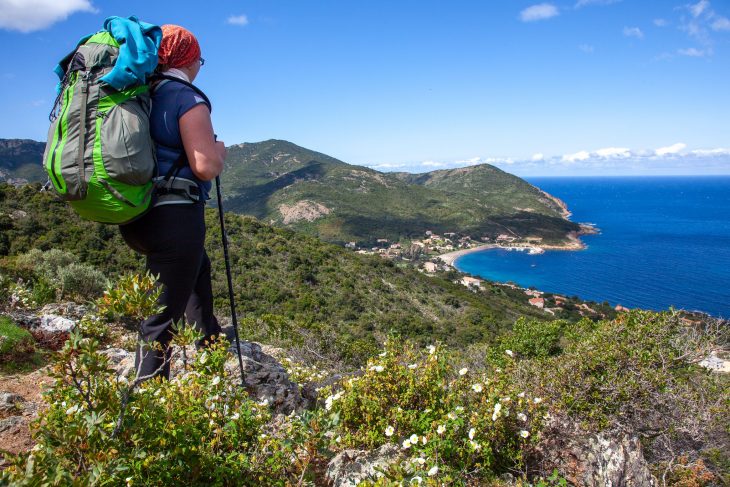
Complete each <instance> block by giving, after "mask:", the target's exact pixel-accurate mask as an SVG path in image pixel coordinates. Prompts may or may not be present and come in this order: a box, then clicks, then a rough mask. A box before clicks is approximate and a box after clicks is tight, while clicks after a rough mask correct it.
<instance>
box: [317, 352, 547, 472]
mask: <svg viewBox="0 0 730 487" xmlns="http://www.w3.org/2000/svg"><path fill="white" fill-rule="evenodd" d="M452 364H453V360H452V357H451V356H450V354H449V352H448V351H447V350H445V349H443V348H442V347H440V346H430V347H429V348H428V349H427V350H422V349H417V348H415V347H414V346H413V345H412V344H409V343H407V342H403V341H401V340H395V339H390V340H389V341H388V342H387V343H386V346H385V351H384V352H383V353H381V354H380V355H379V356H378V357H377V358H374V359H371V360H370V361H368V364H367V366H366V367H365V368H364V369H363V370H362V375H360V376H357V377H352V378H350V379H347V380H345V381H344V382H343V383H342V384H341V385H342V389H341V390H340V391H338V392H336V393H335V392H332V391H330V395H329V397H327V399H326V401H325V411H328V412H329V413H328V414H329V416H330V420H331V422H332V423H333V424H334V429H333V432H332V435H331V436H332V437H334V438H335V439H334V442H335V443H336V444H341V445H342V446H347V447H356V448H368V449H371V448H375V447H378V446H380V445H383V444H385V443H395V444H397V445H398V446H399V447H400V449H401V451H402V452H403V453H404V454H405V455H406V460H405V461H404V462H401V463H400V464H397V465H394V466H392V467H391V468H390V470H389V471H388V472H387V474H386V477H387V478H389V479H392V480H411V481H413V480H414V479H415V478H416V477H420V478H426V477H434V476H438V477H437V478H438V479H439V480H441V481H444V482H446V483H451V482H467V481H470V480H471V481H474V480H475V479H490V478H494V477H495V476H496V475H497V474H499V473H502V472H507V471H510V470H511V469H515V468H519V467H520V466H521V465H522V456H523V450H524V449H525V448H526V447H527V445H529V444H531V443H532V442H533V441H534V439H535V438H536V437H537V436H538V433H539V430H540V426H541V423H542V420H543V415H544V413H545V405H544V403H543V402H542V400H541V399H540V398H535V397H530V396H529V394H527V393H526V392H525V391H522V390H519V389H517V388H516V386H515V384H514V383H513V382H512V381H511V380H510V376H509V373H508V372H507V370H502V371H499V372H496V371H495V372H494V373H491V374H487V373H486V371H478V372H476V371H469V370H467V369H466V368H463V369H461V370H459V371H457V370H455V369H454V367H453V365H452ZM508 367H511V366H508Z"/></svg>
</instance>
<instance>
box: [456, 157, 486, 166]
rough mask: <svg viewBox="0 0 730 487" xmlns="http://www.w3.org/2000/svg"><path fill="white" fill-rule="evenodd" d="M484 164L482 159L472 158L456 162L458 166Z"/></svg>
mask: <svg viewBox="0 0 730 487" xmlns="http://www.w3.org/2000/svg"><path fill="white" fill-rule="evenodd" d="M481 162H482V158H481V157H472V158H471V159H464V160H462V161H455V163H456V164H468V165H474V164H480V163H481Z"/></svg>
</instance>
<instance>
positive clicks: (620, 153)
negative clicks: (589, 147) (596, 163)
mask: <svg viewBox="0 0 730 487" xmlns="http://www.w3.org/2000/svg"><path fill="white" fill-rule="evenodd" d="M595 153H596V155H597V156H598V157H603V158H609V159H610V158H623V157H630V156H631V149H627V148H625V147H605V148H603V149H598V150H597V151H596V152H595Z"/></svg>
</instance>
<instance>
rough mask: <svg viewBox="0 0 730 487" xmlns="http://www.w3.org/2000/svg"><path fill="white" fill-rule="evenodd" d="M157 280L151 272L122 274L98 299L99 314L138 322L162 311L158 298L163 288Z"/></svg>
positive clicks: (108, 317) (114, 318) (113, 318)
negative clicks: (157, 283)
mask: <svg viewBox="0 0 730 487" xmlns="http://www.w3.org/2000/svg"><path fill="white" fill-rule="evenodd" d="M156 280H157V278H156V277H155V276H153V275H152V274H150V273H149V272H146V273H145V274H144V275H139V274H134V273H130V274H125V275H123V276H121V277H120V278H119V279H118V280H117V282H115V283H114V284H113V285H112V284H110V285H109V286H108V287H107V289H106V291H105V292H104V295H103V296H102V297H101V298H99V299H98V300H97V301H96V304H97V307H98V311H99V314H100V315H102V316H104V317H106V318H107V319H111V320H121V321H129V322H131V323H136V322H138V321H140V320H142V319H144V318H146V317H147V316H150V315H153V314H157V313H159V312H161V311H162V309H161V308H160V305H159V304H158V303H157V299H158V298H159V297H160V293H162V288H161V287H160V286H157V285H156Z"/></svg>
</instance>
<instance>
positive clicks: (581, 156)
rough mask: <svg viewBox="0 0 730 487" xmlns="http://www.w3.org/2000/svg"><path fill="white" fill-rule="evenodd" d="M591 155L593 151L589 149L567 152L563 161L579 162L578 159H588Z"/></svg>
mask: <svg viewBox="0 0 730 487" xmlns="http://www.w3.org/2000/svg"><path fill="white" fill-rule="evenodd" d="M590 157H591V153H590V152H588V151H584V150H582V151H580V152H576V153H575V154H565V155H563V161H565V162H577V161H586V160H588V159H589V158H590Z"/></svg>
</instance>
